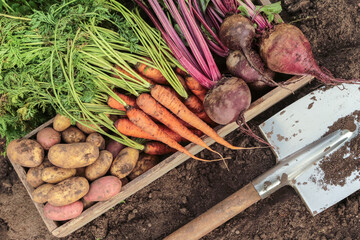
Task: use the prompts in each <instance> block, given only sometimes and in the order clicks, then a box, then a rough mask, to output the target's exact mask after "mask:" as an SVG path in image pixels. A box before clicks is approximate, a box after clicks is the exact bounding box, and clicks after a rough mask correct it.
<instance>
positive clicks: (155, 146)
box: [144, 141, 176, 155]
mask: <svg viewBox="0 0 360 240" xmlns="http://www.w3.org/2000/svg"><path fill="white" fill-rule="evenodd" d="M174 152H176V150H175V149H173V148H171V147H169V146H168V145H166V144H164V143H162V142H157V141H150V142H147V143H145V149H144V153H147V154H150V155H164V154H169V153H174Z"/></svg>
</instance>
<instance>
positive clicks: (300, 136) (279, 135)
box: [259, 84, 360, 215]
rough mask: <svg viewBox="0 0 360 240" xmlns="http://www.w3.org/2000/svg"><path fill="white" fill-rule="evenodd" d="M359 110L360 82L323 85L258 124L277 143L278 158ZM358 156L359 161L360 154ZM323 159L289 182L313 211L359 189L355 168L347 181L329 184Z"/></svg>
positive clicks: (267, 136) (275, 144)
mask: <svg viewBox="0 0 360 240" xmlns="http://www.w3.org/2000/svg"><path fill="white" fill-rule="evenodd" d="M357 110H360V89H359V85H355V84H344V85H342V86H339V87H332V88H328V89H325V87H324V88H321V89H318V90H316V91H314V92H312V93H310V94H308V95H306V96H305V97H303V98H301V99H299V100H298V101H296V102H295V103H293V104H291V105H289V106H288V107H286V108H285V109H283V110H281V111H280V112H278V113H277V114H275V115H274V116H272V117H271V118H270V119H268V120H267V121H265V122H264V123H262V124H261V125H260V126H259V127H260V130H261V131H262V133H263V134H264V136H265V138H266V139H267V140H268V142H269V143H270V144H271V145H272V146H273V147H274V149H273V150H274V153H275V155H276V157H277V160H278V161H282V160H283V159H286V157H288V156H290V155H291V154H293V153H294V152H296V151H298V150H300V149H302V148H304V147H305V146H308V145H309V144H311V143H313V142H315V141H317V140H319V139H320V138H322V137H323V136H324V135H325V133H327V132H329V127H330V126H333V125H334V123H335V122H336V121H337V120H338V119H340V118H344V117H346V116H349V115H352V114H353V113H354V112H355V111H357ZM359 121H360V119H355V121H354V123H355V124H356V126H357V128H356V130H355V134H353V135H354V137H357V135H358V133H359V129H360V127H359V125H360V124H359ZM350 140H351V139H349V141H350ZM332 154H334V153H332ZM352 154H357V155H359V153H352ZM343 157H344V158H345V157H346V156H343ZM356 159H358V161H360V157H359V156H357V158H356ZM323 160H324V159H321V160H319V161H318V162H317V163H316V164H313V165H311V166H309V167H308V168H306V169H305V170H303V171H302V173H301V174H299V175H298V176H297V177H296V179H291V180H290V181H289V185H292V186H293V187H294V188H295V190H296V191H297V192H298V193H299V195H300V197H301V198H302V199H303V201H304V202H305V204H306V206H307V208H308V209H309V210H310V212H311V214H312V215H316V214H318V213H320V212H322V211H324V210H325V209H327V208H328V207H330V206H332V205H334V204H335V203H337V202H338V201H341V200H342V199H344V198H346V197H347V196H349V195H350V194H352V193H353V192H355V191H357V190H359V189H360V178H359V175H360V173H359V172H358V171H356V170H354V171H353V172H352V174H351V176H348V177H347V178H346V179H344V182H345V184H344V185H343V184H341V185H336V184H327V183H326V181H324V176H325V173H324V171H323V169H322V168H321V167H320V164H321V162H322V161H323Z"/></svg>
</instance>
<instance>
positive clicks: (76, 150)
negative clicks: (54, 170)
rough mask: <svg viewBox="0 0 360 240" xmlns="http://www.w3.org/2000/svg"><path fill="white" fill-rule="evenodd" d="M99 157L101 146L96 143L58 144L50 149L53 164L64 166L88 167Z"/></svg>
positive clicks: (50, 158) (49, 156) (49, 154)
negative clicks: (98, 146)
mask: <svg viewBox="0 0 360 240" xmlns="http://www.w3.org/2000/svg"><path fill="white" fill-rule="evenodd" d="M98 157H99V148H97V147H96V146H95V145H94V144H91V143H87V142H83V143H71V144H56V145H54V146H52V147H51V148H50V149H49V153H48V158H49V160H50V162H51V163H52V164H54V165H55V166H57V167H62V168H80V167H86V166H89V165H90V164H92V163H93V162H95V161H96V159H98Z"/></svg>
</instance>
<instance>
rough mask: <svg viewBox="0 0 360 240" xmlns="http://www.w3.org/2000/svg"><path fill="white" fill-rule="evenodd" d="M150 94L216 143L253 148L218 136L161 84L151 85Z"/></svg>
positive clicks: (232, 147) (237, 148)
mask: <svg viewBox="0 0 360 240" xmlns="http://www.w3.org/2000/svg"><path fill="white" fill-rule="evenodd" d="M151 96H152V97H153V98H155V99H156V100H157V101H158V102H159V103H161V104H162V105H163V106H164V107H166V108H167V109H169V110H170V111H171V112H173V113H174V114H175V115H177V116H178V117H179V118H181V119H182V120H184V121H185V122H187V123H189V124H191V125H192V126H193V127H194V128H197V129H199V130H200V131H202V132H203V133H205V134H206V135H208V136H209V137H211V138H212V139H214V140H215V141H216V142H217V143H220V144H222V145H224V146H225V147H228V148H230V149H235V150H240V149H253V148H245V147H235V146H233V145H231V144H230V143H228V142H227V141H226V140H225V139H223V138H222V137H220V136H219V135H218V134H217V133H216V132H215V131H214V129H212V128H211V127H210V126H208V125H207V124H206V123H205V122H204V121H202V120H201V119H200V118H199V117H197V116H196V115H195V114H194V113H193V112H191V111H190V110H189V109H188V108H187V107H186V106H185V105H184V104H183V103H182V102H181V101H180V100H179V99H177V98H176V97H175V96H174V95H173V94H171V92H170V91H168V90H167V89H165V88H164V87H163V86H161V85H155V86H154V87H152V88H151Z"/></svg>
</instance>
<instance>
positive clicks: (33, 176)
mask: <svg viewBox="0 0 360 240" xmlns="http://www.w3.org/2000/svg"><path fill="white" fill-rule="evenodd" d="M50 166H52V164H51V163H50V162H49V160H47V159H46V160H44V162H43V163H41V164H40V165H39V166H37V167H33V168H29V170H28V172H27V173H26V181H27V182H28V183H29V184H30V185H31V186H32V187H33V188H37V187H38V186H40V185H41V184H43V183H44V181H43V180H42V179H41V174H42V172H43V170H44V168H46V167H50Z"/></svg>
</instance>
